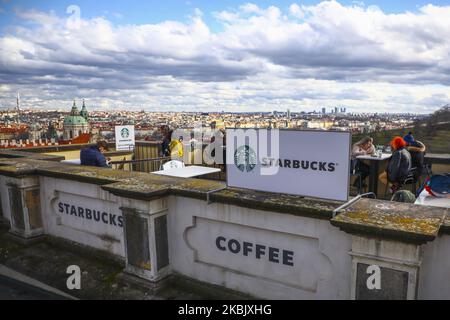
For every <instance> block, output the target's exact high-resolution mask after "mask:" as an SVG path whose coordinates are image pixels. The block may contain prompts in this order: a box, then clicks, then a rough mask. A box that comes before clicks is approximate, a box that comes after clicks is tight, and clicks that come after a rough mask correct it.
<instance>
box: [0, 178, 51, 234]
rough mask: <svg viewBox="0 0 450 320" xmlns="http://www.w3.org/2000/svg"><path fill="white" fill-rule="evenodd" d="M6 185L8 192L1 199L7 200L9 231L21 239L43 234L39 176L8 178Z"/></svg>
mask: <svg viewBox="0 0 450 320" xmlns="http://www.w3.org/2000/svg"><path fill="white" fill-rule="evenodd" d="M6 186H7V190H8V194H7V195H2V200H3V201H6V202H8V205H7V206H5V207H7V208H8V209H9V216H10V225H11V229H10V233H12V234H13V235H16V236H19V237H20V238H22V239H31V238H35V237H37V236H40V235H43V234H44V226H43V223H42V214H41V203H40V187H39V177H36V176H26V177H18V178H9V179H8V182H7V184H6Z"/></svg>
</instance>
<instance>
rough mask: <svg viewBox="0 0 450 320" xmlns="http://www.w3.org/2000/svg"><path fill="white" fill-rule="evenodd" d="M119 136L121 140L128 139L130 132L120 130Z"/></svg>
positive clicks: (125, 129)
mask: <svg viewBox="0 0 450 320" xmlns="http://www.w3.org/2000/svg"><path fill="white" fill-rule="evenodd" d="M120 135H121V136H122V138H128V137H129V136H130V130H128V129H127V128H123V129H122V130H120Z"/></svg>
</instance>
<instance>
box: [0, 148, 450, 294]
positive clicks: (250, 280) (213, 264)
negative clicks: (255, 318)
mask: <svg viewBox="0 0 450 320" xmlns="http://www.w3.org/2000/svg"><path fill="white" fill-rule="evenodd" d="M14 155H17V153H15V154H14ZM52 160H56V161H52ZM0 192H1V207H2V210H1V212H2V217H3V219H4V220H6V221H7V222H8V223H9V224H10V226H11V228H10V232H11V234H13V235H15V236H16V237H18V238H21V239H23V240H25V241H26V240H34V239H36V238H37V237H39V236H54V237H59V238H64V239H68V240H70V241H73V242H76V243H78V244H82V245H85V246H89V247H93V248H96V249H100V250H102V251H104V252H107V253H109V254H110V255H112V256H117V257H121V258H122V259H124V260H125V262H126V267H125V269H124V274H126V275H128V276H130V277H134V278H136V279H141V280H142V281H145V282H146V283H149V284H155V285H156V284H161V283H163V282H164V280H165V279H167V278H168V277H174V278H175V279H176V278H177V277H184V278H189V279H192V280H194V281H198V282H199V283H207V284H212V285H216V286H219V287H223V288H227V289H231V290H235V291H238V292H241V293H244V294H247V295H249V296H254V297H259V298H268V299H434V298H437V299H449V298H450V282H449V281H448V279H450V256H449V255H448V252H449V249H450V219H449V217H448V209H443V208H436V207H426V206H416V205H412V204H400V203H393V202H387V201H380V200H370V199H361V200H359V201H357V202H354V203H352V204H349V205H348V206H346V207H344V208H343V209H342V210H340V211H339V212H338V213H337V215H335V216H334V213H333V211H334V209H336V208H337V207H339V206H341V205H342V204H343V203H342V202H337V201H321V200H317V199H309V198H302V197H297V196H291V195H285V194H282V195H280V194H273V193H265V192H257V191H252V190H244V189H237V188H227V187H226V186H225V185H224V184H223V183H220V182H217V181H209V180H202V179H182V178H172V177H165V176H159V175H154V174H147V173H141V172H124V171H116V170H111V169H105V168H94V167H84V166H73V165H66V164H61V163H59V162H57V159H56V158H52V157H49V156H45V157H43V158H38V157H37V156H36V155H35V156H33V157H29V156H28V155H25V156H23V157H21V158H18V157H8V158H3V159H0ZM377 276H379V279H378V278H376V277H377ZM377 279H378V280H379V281H378V280H377Z"/></svg>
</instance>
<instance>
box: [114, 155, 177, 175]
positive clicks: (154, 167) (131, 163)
mask: <svg viewBox="0 0 450 320" xmlns="http://www.w3.org/2000/svg"><path fill="white" fill-rule="evenodd" d="M167 161H170V157H158V158H147V159H138V160H119V161H111V162H110V164H111V167H112V169H114V170H125V171H140V172H153V171H158V170H161V167H162V165H163V164H164V163H166V162H167ZM143 168H145V169H146V170H145V171H144V170H142V169H143Z"/></svg>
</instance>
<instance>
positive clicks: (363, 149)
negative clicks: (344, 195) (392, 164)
mask: <svg viewBox="0 0 450 320" xmlns="http://www.w3.org/2000/svg"><path fill="white" fill-rule="evenodd" d="M374 153H375V148H374V146H373V138H371V137H369V136H366V137H364V138H362V139H361V140H359V141H358V142H356V143H355V144H353V147H352V157H351V163H350V165H351V171H352V172H356V173H358V174H360V175H361V180H359V179H356V180H355V182H354V183H353V186H354V187H357V188H358V189H359V188H361V187H362V186H364V180H365V179H366V178H367V176H368V175H369V172H370V167H369V166H368V165H367V164H365V163H364V162H362V161H360V160H358V159H357V157H358V156H363V155H373V154H374ZM359 181H361V183H362V186H360V185H359Z"/></svg>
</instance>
